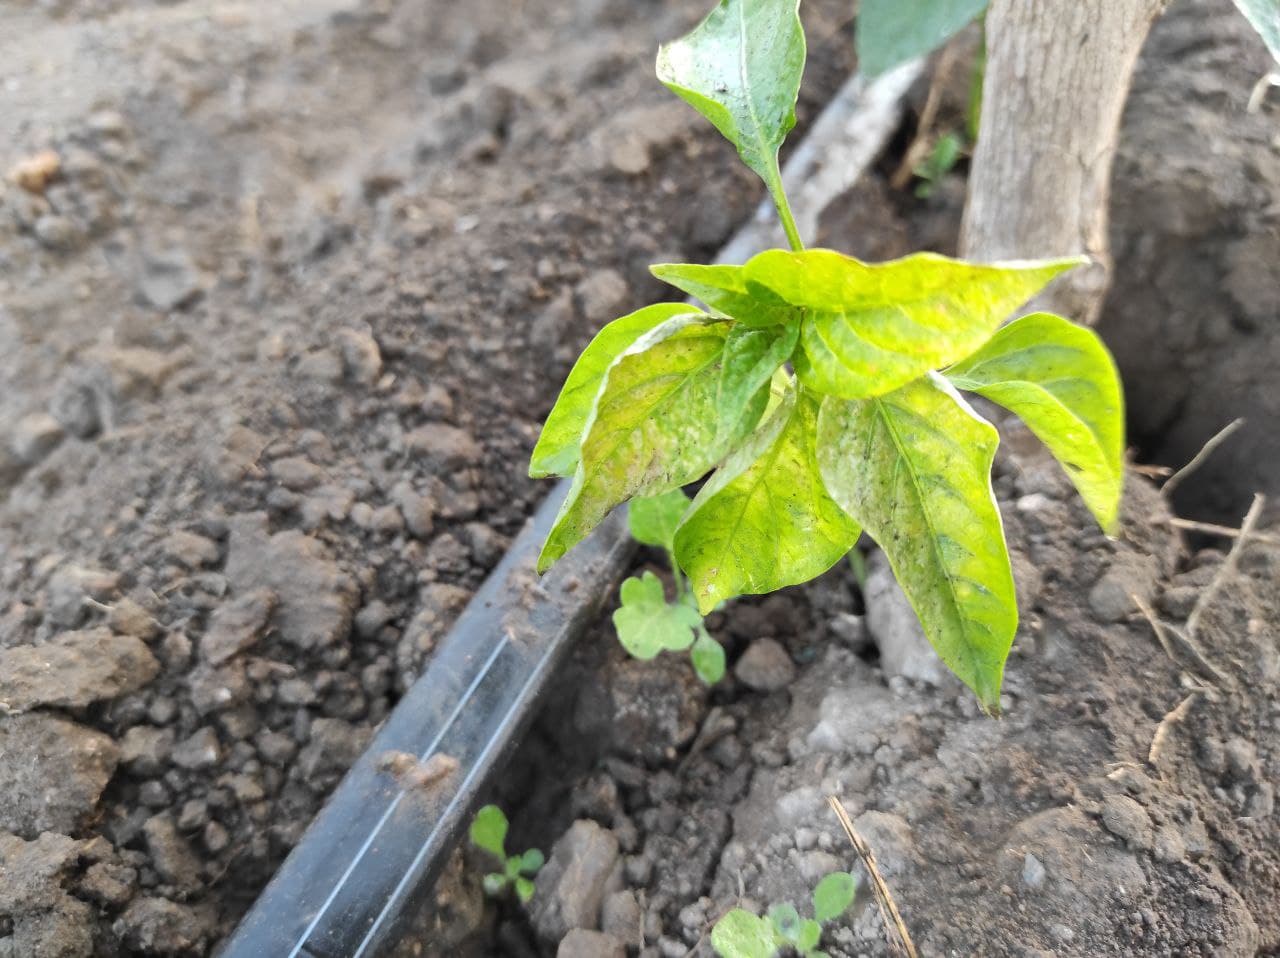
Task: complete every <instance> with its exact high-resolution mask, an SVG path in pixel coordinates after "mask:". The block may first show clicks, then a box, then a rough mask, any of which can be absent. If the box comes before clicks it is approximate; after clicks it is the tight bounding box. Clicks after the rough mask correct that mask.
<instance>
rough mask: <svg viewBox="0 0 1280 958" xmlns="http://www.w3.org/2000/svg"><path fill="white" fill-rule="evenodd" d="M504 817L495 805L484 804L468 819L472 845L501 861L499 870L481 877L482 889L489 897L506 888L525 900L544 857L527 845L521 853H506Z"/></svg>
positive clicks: (505, 824) (497, 894)
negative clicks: (526, 849) (482, 880)
mask: <svg viewBox="0 0 1280 958" xmlns="http://www.w3.org/2000/svg"><path fill="white" fill-rule="evenodd" d="M507 826H508V823H507V816H506V815H505V814H504V813H503V811H502V809H500V808H499V807H498V806H497V805H486V806H484V808H482V809H480V811H478V812H476V817H475V818H473V819H472V820H471V844H473V845H475V846H476V847H477V848H480V849H483V850H484V851H486V852H488V853H489V854H490V855H492V856H493V857H494V858H496V859H497V860H498V861H499V862H501V863H502V870H501V871H496V872H489V873H488V874H487V875H485V876H484V892H485V894H486V895H489V896H490V897H491V898H497V897H499V896H500V895H502V894H504V893H505V892H506V890H507V889H508V888H512V889H514V890H515V893H516V897H517V898H519V899H520V900H521V901H522V902H527V901H528V900H529V899H530V898H532V897H533V877H534V876H535V875H536V874H538V869H540V868H541V867H542V865H543V862H544V861H545V859H544V858H543V855H542V852H540V851H539V850H538V849H536V848H530V849H529V850H528V851H526V852H525V853H524V854H523V855H510V856H508V855H507V848H506V844H507Z"/></svg>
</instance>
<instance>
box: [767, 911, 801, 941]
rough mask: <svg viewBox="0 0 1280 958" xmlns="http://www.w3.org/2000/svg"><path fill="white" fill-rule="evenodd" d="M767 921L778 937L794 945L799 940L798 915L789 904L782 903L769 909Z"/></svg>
mask: <svg viewBox="0 0 1280 958" xmlns="http://www.w3.org/2000/svg"><path fill="white" fill-rule="evenodd" d="M769 921H770V923H771V924H772V925H773V930H774V931H775V932H777V934H778V936H779V937H781V938H783V939H785V940H786V941H788V942H790V943H791V944H793V945H794V944H795V943H796V942H797V941H798V940H799V938H800V913H799V912H798V911H796V906H795V905H793V904H791V902H783V903H782V904H780V905H774V906H773V907H772V908H770V909H769Z"/></svg>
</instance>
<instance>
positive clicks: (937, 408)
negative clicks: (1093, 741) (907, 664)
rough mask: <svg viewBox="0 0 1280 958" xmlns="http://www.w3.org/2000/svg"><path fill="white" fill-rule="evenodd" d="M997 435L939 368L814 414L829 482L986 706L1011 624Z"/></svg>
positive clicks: (992, 705) (992, 703)
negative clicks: (995, 485)
mask: <svg viewBox="0 0 1280 958" xmlns="http://www.w3.org/2000/svg"><path fill="white" fill-rule="evenodd" d="M998 442H999V438H998V436H997V435H996V431H995V429H994V428H993V427H992V425H991V424H990V423H988V422H985V421H984V420H982V419H980V418H978V415H977V414H976V413H975V412H974V411H973V410H972V409H970V408H969V406H968V404H967V403H965V401H964V400H963V399H961V398H960V395H959V394H958V393H957V392H956V391H955V389H954V388H953V387H952V386H951V384H950V383H948V382H947V381H946V380H945V379H943V378H942V377H941V376H938V375H936V374H930V375H929V376H928V377H927V378H922V379H918V380H916V381H915V382H913V383H910V384H909V385H907V386H904V387H903V388H902V389H899V390H897V391H896V392H893V393H890V394H889V395H887V396H883V397H880V398H879V399H873V400H863V401H855V402H848V401H841V400H838V399H834V398H829V399H827V400H826V401H824V402H823V404H822V411H821V413H820V415H819V417H818V462H819V464H820V465H821V468H822V477H823V479H824V480H826V485H827V489H828V490H829V491H830V493H831V495H832V497H833V498H834V499H835V500H836V502H838V503H840V505H841V506H843V507H844V509H845V511H847V512H848V513H849V515H851V516H853V518H854V519H856V520H858V521H859V522H861V523H862V525H863V526H864V527H865V528H866V530H867V532H868V533H870V534H871V535H872V536H873V537H874V538H875V540H876V541H877V542H878V543H879V544H880V548H881V549H883V550H884V553H885V555H886V556H887V557H888V559H889V564H890V566H892V568H893V571H894V574H895V575H896V576H897V578H898V583H899V584H900V585H901V586H902V589H903V591H904V592H906V594H907V598H908V599H909V600H910V601H911V605H912V606H913V607H914V608H915V610H916V615H918V616H919V617H920V624H921V625H922V626H923V627H924V632H925V635H927V636H928V637H929V641H930V642H932V643H933V647H934V648H935V649H937V651H938V654H939V655H940V656H941V657H942V661H943V662H945V663H946V664H947V665H948V666H949V667H950V668H951V670H952V671H953V672H955V673H956V675H957V676H959V678H960V679H961V681H963V682H964V683H965V684H966V685H968V686H969V687H970V688H971V689H973V691H974V692H975V693H976V694H977V696H978V700H979V701H980V702H981V703H982V705H983V707H984V708H986V709H987V710H989V711H994V710H996V709H997V708H998V706H999V702H1000V679H1001V675H1002V674H1003V671H1004V661H1005V659H1006V658H1007V657H1008V654H1009V647H1010V645H1012V643H1013V636H1014V632H1015V631H1016V630H1017V627H1018V605H1017V601H1016V599H1015V597H1014V591H1013V573H1012V571H1011V570H1010V567H1009V551H1008V548H1007V546H1006V545H1005V540H1004V527H1003V526H1002V525H1001V523H1000V513H999V512H998V511H997V509H996V501H995V496H994V495H993V494H992V492H991V475H990V473H991V462H992V459H993V458H994V456H995V450H996V445H997V443H998Z"/></svg>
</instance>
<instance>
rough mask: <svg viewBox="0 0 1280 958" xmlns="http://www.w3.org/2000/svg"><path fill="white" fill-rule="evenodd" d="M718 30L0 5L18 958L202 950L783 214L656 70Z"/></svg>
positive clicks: (810, 98)
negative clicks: (641, 346)
mask: <svg viewBox="0 0 1280 958" xmlns="http://www.w3.org/2000/svg"><path fill="white" fill-rule="evenodd" d="M701 7H702V4H700V3H695V2H692V0H690V2H681V3H677V4H659V3H656V2H635V0H628V2H615V0H581V2H577V3H573V4H561V3H551V2H544V0H520V2H516V3H511V2H507V0H503V2H497V0H480V2H477V3H469V4H467V5H466V8H465V10H461V9H460V8H458V7H457V5H456V4H450V3H444V2H440V0H402V2H393V0H324V2H321V3H316V2H312V0H290V2H284V3H272V4H241V3H234V2H225V3H222V2H218V3H209V2H197V0H187V2H177V3H171V2H166V3H150V2H133V3H125V2H119V3H99V4H93V5H81V4H73V3H64V2H58V0H54V2H41V3H20V4H17V5H12V4H10V5H7V6H5V7H4V9H3V10H0V79H2V81H3V82H0V89H2V90H3V91H4V92H3V93H2V94H0V97H2V98H3V100H2V105H0V144H3V147H0V172H4V171H11V172H10V174H9V176H8V177H7V178H6V180H5V181H4V183H3V186H2V187H0V190H2V191H3V195H2V196H0V381H2V382H3V383H4V389H2V390H0V710H2V712H3V714H0V781H3V782H5V786H4V797H3V801H0V842H2V843H3V844H2V846H0V954H3V955H14V956H22V958H27V956H45V955H48V956H53V955H57V956H75V955H90V954H101V955H107V954H121V953H126V952H128V953H145V954H206V953H209V952H210V951H211V950H212V949H213V948H214V946H215V944H216V942H217V941H219V940H220V939H221V938H223V937H224V936H225V935H226V934H227V933H228V932H229V930H230V929H231V928H232V927H233V926H234V923H235V922H236V920H237V919H238V918H239V916H240V915H241V914H242V913H243V911H244V910H245V908H246V907H247V906H248V904H249V903H250V902H251V901H252V899H253V897H254V896H255V895H256V894H257V892H258V890H259V889H260V888H261V887H262V885H263V884H264V882H265V881H266V879H267V878H268V877H269V876H270V874H271V873H272V871H273V869H274V868H275V867H276V865H277V864H278V863H279V862H280V861H281V860H282V858H283V856H284V855H285V854H286V853H287V852H288V850H289V849H290V848H291V847H292V845H293V844H294V843H295V842H296V841H297V839H298V837H299V836H300V835H301V833H302V831H303V829H304V828H305V827H306V825H307V823H308V821H309V820H310V818H311V817H312V815H313V814H314V813H315V812H316V810H317V809H318V808H319V806H320V804H321V802H322V801H323V799H324V797H325V795H326V794H327V793H328V791H329V790H330V789H331V788H332V786H333V785H334V783H335V782H336V781H337V780H338V778H339V777H340V776H341V774H342V772H343V771H344V770H345V769H346V767H347V766H348V764H349V763H350V762H351V761H352V760H353V759H354V758H355V757H356V755H357V754H358V753H359V751H360V749H361V747H362V745H363V743H364V742H365V741H366V740H367V738H368V736H369V734H370V732H371V730H372V729H373V728H374V727H375V726H376V724H377V723H378V722H379V721H380V720H381V719H382V718H383V717H384V716H385V715H386V714H387V713H388V711H389V710H390V708H391V707H392V706H393V705H394V703H395V701H396V700H397V698H398V696H399V694H400V692H401V691H402V690H403V689H404V688H405V687H406V686H407V685H408V684H409V683H410V682H411V681H412V680H413V678H414V677H415V676H416V675H417V674H418V672H419V671H420V669H421V668H422V665H423V663H424V662H425V661H426V660H427V659H428V657H429V656H430V654H431V651H432V648H433V646H434V644H435V643H436V642H437V640H438V639H439V638H440V637H441V636H442V635H443V633H444V631H445V629H446V628H447V626H448V625H449V623H450V622H451V620H452V618H453V617H454V616H455V615H456V613H457V612H458V611H459V610H460V608H461V607H462V606H463V604H465V602H466V600H467V599H468V598H469V596H470V595H471V592H472V591H473V590H474V588H475V587H476V585H477V584H478V583H479V582H480V581H481V580H482V578H483V576H484V575H485V573H486V572H487V571H488V570H489V569H490V568H491V567H492V566H493V565H494V564H495V563H496V561H497V560H498V559H499V558H500V556H501V555H502V553H503V551H504V549H505V547H506V544H507V541H508V538H509V537H510V536H511V535H512V534H513V533H514V532H515V531H516V530H517V529H518V528H519V527H520V525H521V524H522V523H523V521H524V519H525V517H526V516H527V515H528V513H529V512H530V511H531V508H532V506H533V504H534V503H536V502H537V501H538V500H539V498H540V497H541V496H542V495H543V494H544V493H545V487H543V486H541V485H538V484H535V483H532V482H530V481H528V480H527V479H526V478H525V476H524V473H525V465H526V462H527V457H528V452H529V449H530V448H531V446H532V441H533V438H534V437H535V435H536V431H537V427H538V424H539V422H540V420H541V418H542V416H543V415H545V413H546V410H547V408H548V407H549V405H550V402H551V400H552V399H553V397H554V395H555V391H556V389H557V388H558V385H559V383H560V382H561V381H562V379H563V376H564V374H565V372H566V371H567V367H568V364H569V362H571V361H572V359H573V358H574V357H575V356H576V354H577V352H578V351H579V349H580V348H581V346H582V345H583V344H584V343H585V341H586V339H587V338H588V337H589V336H590V335H591V333H592V332H593V331H594V329H595V328H597V327H598V326H599V324H600V323H601V322H603V321H604V320H606V319H607V318H610V317H612V316H614V315H618V314H620V313H622V312H625V311H627V310H629V309H632V308H635V307H636V306H638V305H641V304H643V303H644V302H648V301H652V300H656V299H658V298H660V297H661V296H662V295H664V293H663V291H662V288H661V287H660V285H659V284H658V283H657V282H656V281H654V280H653V279H652V278H650V277H649V276H648V273H647V266H648V264H649V263H651V262H655V261H661V260H673V259H694V260H701V259H706V258H707V257H709V256H710V255H711V254H712V253H713V252H714V251H715V250H716V249H717V248H718V247H719V246H720V245H721V244H722V243H723V242H724V241H725V239H726V238H727V236H728V234H729V233H730V231H731V230H732V229H733V228H734V226H735V225H736V224H737V223H738V222H740V221H741V220H743V219H744V218H745V217H746V215H747V213H748V212H749V211H750V210H751V209H752V208H753V207H754V205H755V203H756V202H757V201H758V199H759V195H760V190H759V188H758V187H757V185H756V183H754V182H753V181H752V179H751V177H750V176H749V175H748V174H746V173H744V172H743V171H741V170H740V168H739V165H738V164H736V163H735V162H734V161H733V158H732V156H731V149H730V148H729V147H728V146H727V145H725V144H722V143H720V142H718V141H717V140H716V139H714V138H713V137H711V136H709V135H707V134H706V132H705V131H704V130H703V129H702V128H701V126H700V125H699V124H700V121H699V120H698V119H697V117H696V115H694V114H692V113H691V111H689V110H688V109H687V108H686V107H684V106H683V105H682V104H680V103H678V102H677V101H675V100H674V99H673V98H672V97H671V96H670V95H669V94H667V93H666V92H665V91H664V90H663V89H662V88H661V87H660V86H659V85H658V84H657V83H656V81H654V79H653V76H652V60H653V53H654V50H655V49H656V46H657V44H658V43H659V42H660V41H661V40H665V39H669V38H671V37H673V36H676V35H678V34H679V33H680V32H682V31H684V30H686V29H688V27H689V26H690V25H691V23H692V22H694V20H695V19H696V17H697V16H699V15H700V13H701V12H702V10H701ZM806 18H807V25H808V29H809V34H810V38H811V46H812V47H813V50H814V56H813V58H812V60H811V66H810V69H809V72H808V78H807V79H808V83H807V87H806V92H805V98H804V101H803V102H802V104H801V115H802V122H807V119H808V118H809V117H810V116H811V115H812V114H813V112H814V110H815V108H816V107H818V106H820V105H821V104H822V103H823V102H825V100H826V99H827V98H829V97H830V95H831V94H832V92H834V90H835V88H836V86H837V85H838V84H839V83H840V82H841V81H842V80H843V78H844V77H845V76H846V75H847V73H848V72H849V70H850V68H851V53H850V52H849V49H848V42H847V39H848V37H847V22H848V19H849V14H848V11H847V10H845V9H844V7H843V5H842V4H839V3H834V2H823V3H814V4H811V5H809V7H808V9H807V11H806Z"/></svg>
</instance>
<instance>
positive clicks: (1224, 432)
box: [1160, 419, 1244, 496]
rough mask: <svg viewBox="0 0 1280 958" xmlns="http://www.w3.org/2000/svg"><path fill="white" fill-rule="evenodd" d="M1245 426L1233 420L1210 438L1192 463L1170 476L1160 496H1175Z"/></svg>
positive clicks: (1239, 421)
mask: <svg viewBox="0 0 1280 958" xmlns="http://www.w3.org/2000/svg"><path fill="white" fill-rule="evenodd" d="M1243 425H1244V420H1243V419H1233V420H1231V422H1229V423H1227V424H1226V425H1225V426H1223V427H1222V428H1221V429H1219V430H1218V431H1217V432H1216V433H1215V434H1214V435H1212V436H1210V437H1209V441H1208V442H1206V443H1205V444H1204V445H1203V446H1201V447H1200V451H1199V452H1197V453H1196V454H1195V455H1194V456H1192V457H1191V461H1190V462H1189V463H1187V464H1186V465H1185V466H1183V467H1182V468H1181V469H1179V470H1178V471H1177V472H1175V473H1174V474H1173V475H1172V476H1170V477H1169V481H1168V482H1166V483H1165V484H1164V485H1163V486H1161V487H1160V494H1161V495H1162V496H1171V495H1173V490H1174V489H1177V488H1178V486H1179V485H1180V484H1181V483H1182V480H1184V479H1186V478H1187V476H1189V475H1191V473H1193V472H1195V471H1196V470H1197V469H1199V468H1200V466H1201V465H1203V463H1204V461H1205V460H1206V459H1208V458H1209V457H1210V456H1212V455H1213V451H1214V450H1215V449H1217V448H1218V447H1219V446H1221V445H1222V444H1223V443H1224V442H1226V441H1227V439H1228V438H1230V436H1231V434H1232V433H1233V432H1235V431H1236V430H1237V429H1239V428H1240V427H1241V426H1243Z"/></svg>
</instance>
